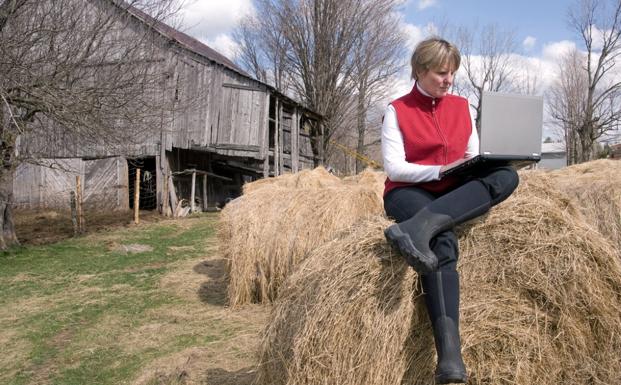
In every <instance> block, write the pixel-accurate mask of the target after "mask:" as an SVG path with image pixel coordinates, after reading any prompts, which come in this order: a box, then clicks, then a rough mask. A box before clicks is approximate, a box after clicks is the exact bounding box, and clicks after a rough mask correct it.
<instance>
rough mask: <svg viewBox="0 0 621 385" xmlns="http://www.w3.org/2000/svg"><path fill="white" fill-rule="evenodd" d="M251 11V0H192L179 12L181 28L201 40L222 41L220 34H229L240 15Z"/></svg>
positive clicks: (252, 10) (252, 9)
mask: <svg viewBox="0 0 621 385" xmlns="http://www.w3.org/2000/svg"><path fill="white" fill-rule="evenodd" d="M253 12H254V7H253V6H252V1H251V0H227V1H215V0H192V1H188V2H187V3H186V4H185V6H184V7H183V9H182V10H181V12H180V17H181V19H182V20H181V29H182V30H183V31H184V32H186V33H188V34H189V35H192V36H193V37H195V38H197V39H199V40H201V41H214V42H215V41H216V40H218V39H220V40H221V41H222V39H223V38H221V37H220V36H221V35H223V34H230V32H231V31H232V30H233V28H234V27H235V25H236V24H237V23H238V22H239V20H240V19H241V18H242V17H244V16H246V15H248V14H252V13H253ZM213 48H214V49H215V47H213Z"/></svg>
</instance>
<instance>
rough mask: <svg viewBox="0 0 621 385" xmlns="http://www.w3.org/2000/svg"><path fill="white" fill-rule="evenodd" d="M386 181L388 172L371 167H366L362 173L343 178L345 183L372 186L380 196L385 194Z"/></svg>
mask: <svg viewBox="0 0 621 385" xmlns="http://www.w3.org/2000/svg"><path fill="white" fill-rule="evenodd" d="M385 182H386V173H384V172H383V171H375V170H373V169H371V168H367V169H365V170H364V171H362V172H361V173H360V174H356V175H353V176H349V177H345V178H343V183H345V184H358V185H363V186H368V187H369V188H372V189H373V190H375V193H376V194H377V195H378V196H379V197H380V198H382V197H383V195H384V183H385Z"/></svg>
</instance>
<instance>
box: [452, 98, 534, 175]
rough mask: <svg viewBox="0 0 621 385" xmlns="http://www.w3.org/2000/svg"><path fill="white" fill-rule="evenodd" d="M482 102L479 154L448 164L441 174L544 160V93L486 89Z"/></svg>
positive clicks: (464, 173) (469, 171) (519, 164)
mask: <svg viewBox="0 0 621 385" xmlns="http://www.w3.org/2000/svg"><path fill="white" fill-rule="evenodd" d="M481 103H482V104H481V135H480V138H479V155H477V156H475V157H472V158H468V159H459V160H458V161H456V162H453V163H451V164H449V165H448V166H447V167H446V169H445V170H444V171H443V172H442V173H440V176H441V177H445V176H449V175H461V176H467V175H469V174H472V173H475V172H477V171H479V170H483V169H485V168H491V167H496V166H506V165H510V166H513V167H515V168H516V169H519V168H522V167H525V166H528V165H530V164H533V163H536V162H539V161H540V160H541V131H542V127H543V97H542V96H532V95H518V94H507V93H500V92H489V91H483V95H482V96H481Z"/></svg>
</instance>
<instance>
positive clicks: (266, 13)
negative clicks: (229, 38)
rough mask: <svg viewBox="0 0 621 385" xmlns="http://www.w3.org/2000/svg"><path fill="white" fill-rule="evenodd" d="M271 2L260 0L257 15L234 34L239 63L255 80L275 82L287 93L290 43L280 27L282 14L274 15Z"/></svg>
mask: <svg viewBox="0 0 621 385" xmlns="http://www.w3.org/2000/svg"><path fill="white" fill-rule="evenodd" d="M270 3H271V1H269V0H258V2H257V4H259V5H260V6H259V7H258V10H257V12H258V13H257V14H256V15H249V16H246V17H245V18H244V19H242V21H241V22H240V24H239V25H238V26H237V28H236V29H235V30H234V31H233V37H234V38H235V39H236V40H237V42H238V43H239V47H240V48H239V50H238V52H237V61H238V62H239V63H240V65H241V66H242V67H244V68H245V69H247V70H248V72H249V73H251V74H252V75H253V76H254V77H255V78H257V79H258V80H261V81H263V82H266V83H271V84H273V85H274V87H276V88H277V89H278V90H280V91H282V92H284V93H286V92H287V90H288V89H289V83H288V81H287V71H286V65H287V57H286V54H287V50H288V47H289V46H288V42H287V39H286V37H285V36H284V31H283V29H282V28H280V27H279V18H278V16H279V15H278V14H276V13H273V12H271V11H270V10H271V6H270Z"/></svg>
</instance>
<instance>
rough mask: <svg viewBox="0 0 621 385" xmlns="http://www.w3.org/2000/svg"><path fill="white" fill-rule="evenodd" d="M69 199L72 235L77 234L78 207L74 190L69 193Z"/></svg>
mask: <svg viewBox="0 0 621 385" xmlns="http://www.w3.org/2000/svg"><path fill="white" fill-rule="evenodd" d="M69 195H70V199H71V202H70V203H71V223H73V235H74V236H75V235H78V233H79V232H80V231H79V229H78V209H77V207H76V199H75V191H71V192H70V193H69Z"/></svg>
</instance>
